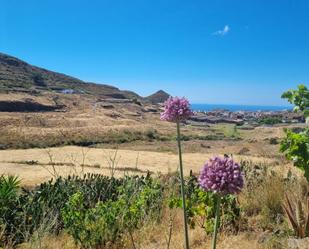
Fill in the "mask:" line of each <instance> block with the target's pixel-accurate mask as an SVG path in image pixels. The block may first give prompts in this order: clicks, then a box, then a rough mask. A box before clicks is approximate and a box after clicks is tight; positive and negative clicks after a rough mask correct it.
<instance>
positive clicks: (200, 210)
mask: <svg viewBox="0 0 309 249" xmlns="http://www.w3.org/2000/svg"><path fill="white" fill-rule="evenodd" d="M185 188H186V195H187V196H186V201H187V215H188V223H189V225H190V226H191V228H194V227H195V226H196V225H198V226H200V227H201V228H203V229H204V230H205V232H206V233H211V232H212V231H213V228H214V220H215V207H216V206H215V204H216V198H215V194H214V193H212V192H205V191H204V190H202V189H201V188H200V186H199V184H198V180H197V178H196V177H195V176H192V175H191V176H190V178H189V179H188V180H187V181H186V185H185ZM169 207H170V208H182V202H181V199H180V198H179V191H178V192H177V194H176V196H171V198H170V200H169ZM239 218H240V208H239V207H238V205H237V199H236V197H235V196H233V195H227V196H225V197H223V198H222V218H221V229H225V230H226V231H227V230H230V231H237V230H238V220H239Z"/></svg>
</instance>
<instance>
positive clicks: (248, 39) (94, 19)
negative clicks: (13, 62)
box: [0, 0, 309, 105]
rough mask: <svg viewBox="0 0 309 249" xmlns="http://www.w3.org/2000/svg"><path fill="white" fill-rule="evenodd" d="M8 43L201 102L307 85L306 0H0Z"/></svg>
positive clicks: (51, 60) (32, 55) (93, 73)
mask: <svg viewBox="0 0 309 249" xmlns="http://www.w3.org/2000/svg"><path fill="white" fill-rule="evenodd" d="M0 2H1V9H0V51H1V52H4V53H8V54H11V55H14V56H16V57H19V58H21V59H23V60H26V61H28V62H29V63H31V64H34V65H38V66H41V67H44V68H47V69H50V70H54V71H58V72H63V73H66V74H68V75H72V76H75V77H77V78H80V79H82V80H85V81H93V82H98V83H107V84H111V85H115V86H117V87H119V88H121V89H129V90H133V91H136V92H137V93H139V94H140V95H143V96H145V95H148V94H151V93H152V92H154V91H156V90H158V89H163V90H166V91H167V92H169V93H170V94H172V95H179V96H186V97H188V98H189V99H190V100H191V102H193V103H223V104H252V105H284V104H286V102H285V101H284V100H281V99H280V95H281V93H282V92H283V91H284V90H286V89H289V88H294V87H295V86H296V85H297V84H299V83H301V82H303V83H305V84H307V85H308V84H309V83H308V82H309V14H308V13H309V1H307V0H289V1H288V0H254V1H253V0H246V1H244V0H233V1H231V0H224V1H223V0H221V1H219V0H201V1H197V0H196V1H195V0H190V1H181V0H177V1H176V0H175V1H174V0H153V1H152V0H140V1H136V0H123V1H118V0H101V1H95V0H88V1H87V0H84V1H81V0H74V1H73V0H65V1H64V0H44V1H42V0H27V1H22V0H0Z"/></svg>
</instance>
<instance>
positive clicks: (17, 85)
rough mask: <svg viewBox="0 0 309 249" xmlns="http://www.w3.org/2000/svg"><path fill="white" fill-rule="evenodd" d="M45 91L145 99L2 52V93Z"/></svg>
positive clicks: (0, 67)
mask: <svg viewBox="0 0 309 249" xmlns="http://www.w3.org/2000/svg"><path fill="white" fill-rule="evenodd" d="M44 91H49V92H60V93H81V94H91V95H95V96H99V97H102V98H117V99H127V98H129V99H139V100H142V97H141V96H139V95H138V94H136V93H134V92H131V91H122V90H119V89H118V88H116V87H113V86H110V85H103V84H95V83H91V82H84V81H82V80H79V79H77V78H74V77H71V76H68V75H65V74H61V73H57V72H53V71H49V70H46V69H43V68H39V67H36V66H33V65H30V64H28V63H26V62H24V61H22V60H20V59H18V58H15V57H13V56H10V55H7V54H3V53H0V92H25V93H40V92H44Z"/></svg>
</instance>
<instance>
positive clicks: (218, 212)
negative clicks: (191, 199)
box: [211, 195, 221, 249]
mask: <svg viewBox="0 0 309 249" xmlns="http://www.w3.org/2000/svg"><path fill="white" fill-rule="evenodd" d="M216 202H217V206H216V217H215V228H214V235H213V240H212V246H211V248H212V249H216V245H217V234H218V227H219V223H220V205H221V196H220V195H216Z"/></svg>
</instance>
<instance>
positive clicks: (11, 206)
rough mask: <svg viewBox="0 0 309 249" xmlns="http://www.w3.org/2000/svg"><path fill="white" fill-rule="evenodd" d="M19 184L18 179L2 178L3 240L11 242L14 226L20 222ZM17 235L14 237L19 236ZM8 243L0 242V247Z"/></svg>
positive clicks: (0, 219)
mask: <svg viewBox="0 0 309 249" xmlns="http://www.w3.org/2000/svg"><path fill="white" fill-rule="evenodd" d="M19 183H20V181H19V180H18V178H17V177H14V176H1V177H0V227H1V230H2V231H3V235H2V238H1V239H4V240H7V241H9V240H11V239H12V238H11V237H12V236H11V235H12V234H13V233H14V232H15V229H14V226H15V224H16V223H17V222H18V206H19V205H18V198H19ZM18 235H19V234H17V233H16V234H15V235H14V236H18ZM5 242H6V241H1V240H0V246H4V245H5V244H6V243H5Z"/></svg>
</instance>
